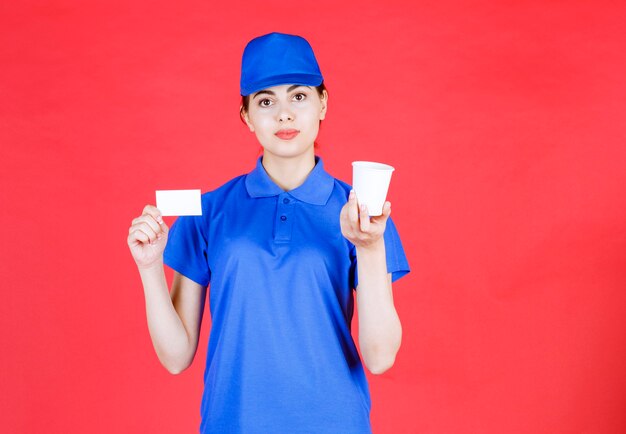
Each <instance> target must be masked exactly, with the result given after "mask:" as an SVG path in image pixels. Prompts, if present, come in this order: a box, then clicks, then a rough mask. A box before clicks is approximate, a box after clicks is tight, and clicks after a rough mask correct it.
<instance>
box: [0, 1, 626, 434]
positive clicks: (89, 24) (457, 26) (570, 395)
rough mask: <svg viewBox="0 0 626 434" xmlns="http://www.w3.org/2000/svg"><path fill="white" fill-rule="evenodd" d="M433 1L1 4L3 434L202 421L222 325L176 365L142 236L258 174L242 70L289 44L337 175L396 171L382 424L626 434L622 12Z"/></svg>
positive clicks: (389, 429)
mask: <svg viewBox="0 0 626 434" xmlns="http://www.w3.org/2000/svg"><path fill="white" fill-rule="evenodd" d="M423 3H424V4H418V5H416V4H415V3H414V2H409V1H406V2H402V1H388V2H384V4H385V5H384V6H381V5H380V2H373V1H372V2H363V1H356V0H354V1H353V0H350V1H346V2H334V1H331V0H320V1H316V2H309V3H302V2H300V3H296V4H293V3H285V2H284V1H276V0H267V1H264V2H252V1H243V2H222V3H216V2H207V1H195V2H185V1H183V2H154V1H152V2H148V1H132V2H127V1H119V0H118V1H109V0H107V1H92V2H78V1H74V2H71V1H65V2H62V1H22V2H8V1H7V2H4V3H3V5H2V6H0V59H1V64H0V145H1V146H0V150H1V158H0V176H1V178H2V179H1V182H0V195H1V196H0V201H1V203H2V206H1V207H0V217H1V222H2V224H1V229H0V230H1V231H2V232H1V234H0V236H1V238H0V271H1V278H2V284H3V287H4V291H3V297H2V299H1V300H2V301H1V302H0V330H1V332H0V333H1V334H0V349H1V354H2V356H1V357H0V368H1V369H0V390H1V391H2V392H0V404H1V405H0V408H1V411H0V427H3V428H2V431H3V432H11V433H13V432H15V433H33V432H58V433H61V432H62V433H74V432H75V433H85V432H89V433H112V432H124V433H139V432H150V433H182V432H196V430H197V426H198V423H199V405H200V394H201V387H202V384H201V383H202V371H203V369H204V357H205V354H206V353H205V350H204V348H205V345H206V339H207V331H208V327H207V326H208V325H209V321H208V320H206V319H205V324H204V328H203V334H202V342H203V343H202V344H201V345H200V347H201V349H200V351H199V353H198V355H197V357H196V361H195V362H194V365H193V366H192V368H190V369H189V370H188V371H186V372H184V373H183V374H182V375H180V376H171V375H170V374H168V373H167V372H166V371H165V369H164V368H162V367H161V366H160V364H159V362H158V359H157V357H156V355H155V353H154V351H153V349H152V346H151V342H150V337H149V334H148V330H147V325H146V319H145V310H144V299H143V292H142V288H141V284H140V280H139V276H138V273H137V271H136V268H135V266H134V262H133V260H132V258H131V256H130V253H129V251H128V248H127V245H126V236H127V229H128V227H129V226H130V222H131V220H132V219H133V218H134V217H135V216H137V215H138V214H140V213H141V210H142V208H143V206H144V205H145V204H146V203H150V202H153V201H154V190H156V189H176V188H201V189H202V190H203V191H208V190H210V189H213V188H215V187H217V186H218V185H220V184H222V183H223V182H225V181H226V180H228V179H231V178H232V177H234V176H237V175H239V174H241V173H245V172H247V171H249V170H250V169H251V168H252V167H253V165H254V161H255V158H256V156H257V152H258V147H259V145H258V143H257V142H256V140H255V138H254V136H253V135H252V134H251V133H250V132H249V131H248V130H247V128H245V127H244V125H243V124H241V122H240V120H239V118H238V103H239V97H238V91H239V87H238V84H239V81H238V80H239V66H240V58H241V53H242V51H243V47H244V45H245V43H246V42H247V41H248V40H249V39H251V38H252V37H254V36H258V35H260V34H264V33H268V32H270V31H281V32H287V33H296V34H301V35H303V36H305V37H306V38H307V39H309V41H310V42H311V43H312V45H313V47H314V48H315V51H316V53H317V56H318V60H319V62H320V64H321V67H322V72H323V73H324V75H325V77H326V83H327V85H328V89H329V92H330V98H329V112H328V117H327V119H326V120H325V121H324V124H323V128H322V133H321V135H320V137H319V142H320V143H321V145H322V146H321V149H320V151H319V153H320V155H322V157H323V158H324V159H325V163H326V166H327V168H328V169H329V170H330V171H331V173H333V174H334V175H335V176H337V177H339V178H341V179H344V180H346V181H348V182H350V180H351V179H350V178H351V176H350V162H351V161H353V160H359V159H367V160H379V161H383V162H387V163H389V164H392V165H394V166H395V167H396V172H395V174H394V178H393V180H392V187H391V192H390V199H391V201H392V203H393V210H394V211H393V216H394V220H395V221H396V223H397V226H398V229H399V231H400V234H401V235H402V238H403V241H404V245H405V248H406V251H407V254H408V257H409V260H410V264H411V266H412V270H413V271H412V273H411V274H410V275H409V276H407V277H405V278H403V279H402V280H400V281H399V282H397V284H395V285H394V293H395V301H396V306H397V310H398V312H399V314H400V317H401V320H402V323H403V329H404V334H403V344H402V348H401V350H400V353H399V356H398V359H397V362H396V365H395V366H394V367H393V369H392V370H391V371H388V372H387V373H385V374H384V375H382V376H379V377H374V376H370V377H369V378H370V384H371V389H372V400H373V409H372V421H373V426H374V429H375V432H376V433H394V434H395V433H444V434H445V433H462V434H464V433H467V434H470V433H493V434H496V433H498V434H499V433H524V434H526V433H528V434H531V433H532V434H535V433H623V432H626V416H625V413H624V409H625V408H626V369H624V365H625V363H624V362H625V359H626V317H625V314H626V194H625V193H626V188H625V187H624V186H625V185H626V147H625V138H626V127H625V125H626V122H625V118H624V113H626V110H625V109H626V86H625V85H624V76H625V72H626V68H625V67H626V61H625V59H626V56H624V46H625V41H626V37H625V36H626V35H625V34H624V31H623V30H621V29H622V28H623V23H624V21H625V20H626V9H625V6H622V4H623V3H622V2H610V1H595V2H591V1H588V2H585V1H567V2H565V1H562V2H557V1H528V2H502V1H490V2H486V1H469V2H456V3H455V2H451V1H438V2H423ZM168 223H171V220H168Z"/></svg>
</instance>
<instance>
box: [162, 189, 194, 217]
mask: <svg viewBox="0 0 626 434" xmlns="http://www.w3.org/2000/svg"><path fill="white" fill-rule="evenodd" d="M156 207H157V208H158V209H159V211H161V215H164V216H181V215H202V203H201V199H200V190H157V191H156Z"/></svg>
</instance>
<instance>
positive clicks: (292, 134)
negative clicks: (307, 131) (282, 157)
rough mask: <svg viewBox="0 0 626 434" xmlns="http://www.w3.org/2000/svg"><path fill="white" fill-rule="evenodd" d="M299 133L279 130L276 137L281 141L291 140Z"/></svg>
mask: <svg viewBox="0 0 626 434" xmlns="http://www.w3.org/2000/svg"><path fill="white" fill-rule="evenodd" d="M299 133H300V131H298V130H280V131H278V132H277V133H276V136H277V137H278V138H280V139H283V140H291V139H293V138H294V137H296V136H297V135H298V134H299Z"/></svg>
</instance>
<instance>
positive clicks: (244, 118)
mask: <svg viewBox="0 0 626 434" xmlns="http://www.w3.org/2000/svg"><path fill="white" fill-rule="evenodd" d="M239 113H241V118H242V119H243V120H244V121H245V122H246V125H247V126H248V128H250V132H251V133H254V126H253V125H252V124H251V123H250V118H249V117H248V112H247V111H245V110H244V109H243V106H241V107H240V109H239Z"/></svg>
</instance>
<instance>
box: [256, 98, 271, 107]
mask: <svg viewBox="0 0 626 434" xmlns="http://www.w3.org/2000/svg"><path fill="white" fill-rule="evenodd" d="M266 103H267V104H266ZM270 103H271V101H270V100H269V99H267V98H266V99H262V100H261V101H259V105H260V106H262V107H269V106H270Z"/></svg>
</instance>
